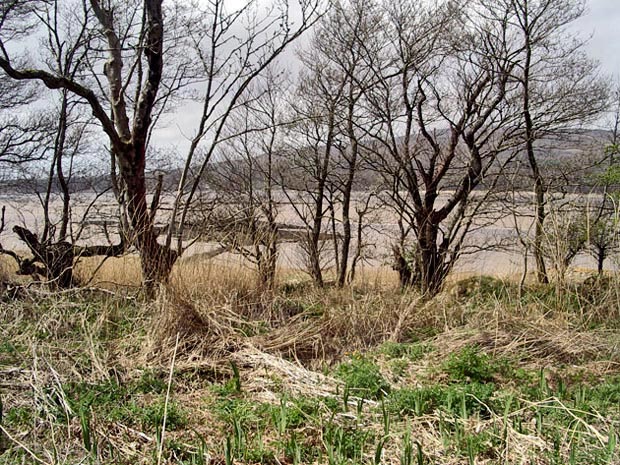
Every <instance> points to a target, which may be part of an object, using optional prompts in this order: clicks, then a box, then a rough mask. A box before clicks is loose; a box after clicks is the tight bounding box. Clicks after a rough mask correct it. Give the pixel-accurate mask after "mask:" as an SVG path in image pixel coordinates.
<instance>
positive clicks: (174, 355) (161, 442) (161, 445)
mask: <svg viewBox="0 0 620 465" xmlns="http://www.w3.org/2000/svg"><path fill="white" fill-rule="evenodd" d="M178 349H179V333H177V339H176V342H175V344H174V352H173V353H172V362H171V363H170V374H169V375H168V388H167V390H166V400H165V402H164V418H163V421H162V425H161V438H160V440H159V450H158V451H157V465H160V464H161V458H162V455H163V452H164V439H165V436H166V420H167V417H168V401H169V400H170V388H171V386H172V375H173V374H174V362H175V361H176V358H177V350H178Z"/></svg>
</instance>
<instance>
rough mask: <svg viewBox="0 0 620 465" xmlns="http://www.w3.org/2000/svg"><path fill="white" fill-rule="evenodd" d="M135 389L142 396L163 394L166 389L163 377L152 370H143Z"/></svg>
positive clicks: (166, 382) (166, 384)
mask: <svg viewBox="0 0 620 465" xmlns="http://www.w3.org/2000/svg"><path fill="white" fill-rule="evenodd" d="M135 388H136V390H137V391H138V392H141V393H143V394H164V393H165V392H166V391H167V389H168V381H167V380H166V378H165V376H163V375H161V374H158V373H156V372H155V371H153V370H145V371H144V372H143V373H142V375H141V376H140V379H139V380H138V381H137V382H136V385H135Z"/></svg>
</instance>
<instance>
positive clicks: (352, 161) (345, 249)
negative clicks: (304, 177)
mask: <svg viewBox="0 0 620 465" xmlns="http://www.w3.org/2000/svg"><path fill="white" fill-rule="evenodd" d="M349 101H350V103H349V115H348V118H347V133H348V137H349V144H350V146H351V147H350V149H351V157H350V158H349V159H348V164H349V166H348V173H347V180H346V183H345V186H344V189H343V199H342V244H341V248H340V250H341V253H340V270H339V274H338V287H343V286H344V285H345V283H346V280H347V272H348V267H349V253H350V251H349V249H350V248H351V191H352V190H353V181H354V179H355V172H356V170H357V151H358V144H357V138H356V137H355V132H354V128H353V117H354V115H353V112H354V103H353V95H352V94H351V93H349Z"/></svg>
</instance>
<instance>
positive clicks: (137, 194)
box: [118, 146, 178, 296]
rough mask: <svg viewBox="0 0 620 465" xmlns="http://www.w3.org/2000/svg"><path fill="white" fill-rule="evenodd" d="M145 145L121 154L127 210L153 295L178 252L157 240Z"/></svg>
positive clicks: (147, 286)
mask: <svg viewBox="0 0 620 465" xmlns="http://www.w3.org/2000/svg"><path fill="white" fill-rule="evenodd" d="M144 150H145V147H144V146H142V147H138V148H137V149H134V150H128V151H127V152H125V153H122V154H119V155H118V160H119V164H120V167H121V170H120V173H121V176H122V177H123V181H124V183H125V189H126V190H127V213H128V215H129V223H130V224H131V234H132V238H131V239H132V240H133V243H134V244H135V246H136V248H137V249H138V252H139V253H140V265H141V268H142V279H143V285H144V287H145V290H146V293H147V295H149V296H152V295H153V292H154V289H155V286H156V285H157V284H160V283H165V282H167V281H168V278H169V276H170V273H171V271H172V267H173V265H174V263H175V262H176V259H177V258H178V255H177V252H176V251H175V250H173V249H171V248H170V247H167V246H164V245H161V244H159V243H158V242H157V234H156V232H155V228H154V224H153V216H152V215H151V214H150V213H149V210H148V207H147V200H146V178H145V174H144V173H145V167H144V163H145V156H144V154H143V153H141V152H144Z"/></svg>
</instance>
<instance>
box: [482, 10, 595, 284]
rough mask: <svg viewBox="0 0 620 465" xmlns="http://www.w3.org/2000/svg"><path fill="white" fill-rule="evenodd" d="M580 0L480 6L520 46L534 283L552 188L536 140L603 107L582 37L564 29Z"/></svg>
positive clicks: (543, 278) (516, 70)
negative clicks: (530, 187) (531, 195)
mask: <svg viewBox="0 0 620 465" xmlns="http://www.w3.org/2000/svg"><path fill="white" fill-rule="evenodd" d="M585 3H586V2H585V0H498V1H496V2H488V3H486V4H485V9H484V14H485V15H486V16H488V17H489V18H490V19H491V20H493V21H498V22H504V23H505V24H506V25H507V31H506V32H507V35H506V40H508V41H510V42H513V43H514V44H515V45H517V46H518V47H519V48H520V53H519V54H518V55H517V56H515V57H514V60H515V66H514V67H513V69H512V74H513V76H514V77H515V79H517V81H518V82H519V85H520V89H521V90H520V101H521V115H522V119H523V121H522V123H523V127H524V130H523V136H522V139H523V142H522V143H523V148H524V152H525V155H526V160H527V164H528V165H529V167H530V171H531V178H532V180H533V183H534V196H535V199H534V200H535V210H536V211H535V218H534V222H535V226H534V228H535V231H534V240H533V253H534V258H535V261H536V268H537V278H538V280H539V282H547V281H548V278H547V273H546V266H545V261H544V253H543V250H542V242H543V239H544V234H545V232H544V222H545V217H546V211H545V208H546V203H547V201H546V192H547V191H548V190H550V189H551V190H553V189H554V187H556V186H554V184H553V177H552V174H551V173H545V170H544V166H543V165H541V160H542V159H543V155H544V148H541V147H540V146H537V142H538V141H540V140H541V139H543V138H545V136H549V135H550V134H554V133H556V134H557V133H558V132H559V131H561V130H563V129H570V130H574V128H575V126H578V125H582V124H584V123H587V122H588V121H592V119H593V118H596V117H598V116H599V115H600V114H601V111H602V110H604V108H605V105H606V97H607V91H606V83H605V82H604V81H603V80H601V79H600V78H599V76H598V65H597V64H596V62H594V61H593V60H591V59H589V58H588V57H587V56H586V55H585V52H584V45H585V41H584V40H582V39H580V38H579V37H576V36H575V35H574V34H572V33H571V32H570V31H569V27H570V25H571V24H572V23H574V22H575V21H576V20H577V19H579V18H580V17H581V16H582V15H583V14H584V11H585Z"/></svg>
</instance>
